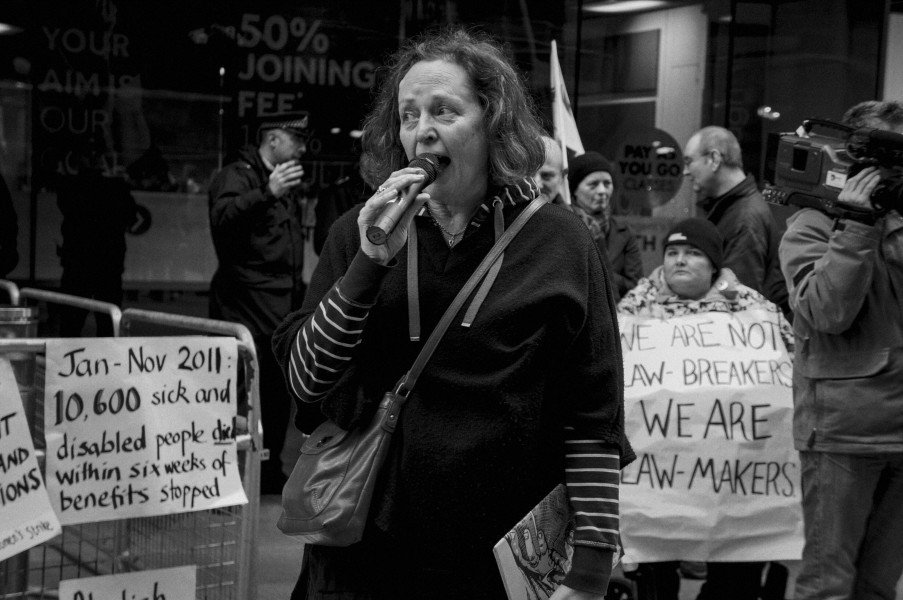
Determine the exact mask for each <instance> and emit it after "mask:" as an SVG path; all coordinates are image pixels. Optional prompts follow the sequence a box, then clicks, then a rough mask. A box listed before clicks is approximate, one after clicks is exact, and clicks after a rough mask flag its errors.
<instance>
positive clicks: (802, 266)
mask: <svg viewBox="0 0 903 600" xmlns="http://www.w3.org/2000/svg"><path fill="white" fill-rule="evenodd" d="M844 124H845V125H847V126H849V127H853V128H857V129H860V128H872V129H874V130H881V131H879V132H878V133H879V135H878V136H877V137H879V138H880V137H881V136H882V135H884V134H883V132H885V131H888V132H896V133H903V103H900V102H878V101H870V102H864V103H861V104H857V105H856V106H854V107H852V108H850V109H849V110H848V111H847V113H846V114H845V115H844ZM873 133H874V132H873ZM887 137H889V138H890V136H887ZM900 139H903V138H900ZM896 168H898V169H899V168H903V164H901V165H896ZM901 180H903V176H901V174H900V171H899V170H896V171H894V170H892V171H890V173H889V172H888V171H887V170H886V169H884V168H883V167H882V168H880V169H879V168H878V167H876V166H869V167H866V168H865V169H863V170H861V171H860V172H859V173H857V174H855V175H854V176H852V177H850V178H849V179H848V180H847V181H846V183H845V184H844V186H843V189H842V191H841V192H840V194H839V196H838V197H837V204H838V205H840V206H841V207H843V208H844V209H845V210H844V211H842V212H840V213H831V212H830V211H826V210H820V209H819V208H816V207H809V208H802V209H801V210H799V211H798V212H796V213H795V214H794V215H793V216H792V217H790V219H788V228H787V231H786V233H785V234H784V236H783V239H782V240H781V245H780V259H781V268H782V271H783V273H784V277H785V278H786V280H787V286H788V288H789V292H790V307H791V309H792V310H793V313H794V322H793V325H794V332H795V336H796V359H795V363H794V373H793V393H794V407H795V408H794V416H793V420H794V423H793V428H794V440H795V445H796V448H797V450H799V451H800V464H801V470H802V473H801V475H802V489H803V499H802V504H803V516H804V521H805V538H806V544H805V549H804V550H803V562H802V570H801V572H800V574H799V576H798V578H797V580H796V590H795V596H794V597H795V599H796V600H814V599H828V598H831V599H835V598H836V599H839V598H857V599H859V598H894V597H895V588H896V584H897V581H898V580H899V578H900V575H901V573H903V546H901V542H900V540H901V539H903V308H901V300H903V215H901V212H903V210H901V202H899V201H900V198H896V199H895V200H896V201H895V202H888V201H887V200H888V196H887V193H888V191H887V190H888V189H889V188H890V189H891V190H893V189H896V188H899V186H900V181H901ZM879 184H881V185H880V186H879ZM876 190H878V192H877V193H883V194H885V195H884V196H876V195H875V194H876ZM882 190H883V191H882ZM882 199H883V201H881V200H882Z"/></svg>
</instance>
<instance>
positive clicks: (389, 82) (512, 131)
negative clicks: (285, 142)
mask: <svg viewBox="0 0 903 600" xmlns="http://www.w3.org/2000/svg"><path fill="white" fill-rule="evenodd" d="M432 60H445V61H448V62H451V63H454V64H456V65H459V66H460V67H462V68H463V69H464V70H465V71H466V72H467V74H468V75H469V77H470V81H471V82H472V84H473V87H474V90H475V92H476V95H477V97H478V98H479V101H480V105H481V106H482V108H483V110H484V114H483V118H484V130H485V132H486V138H487V140H488V143H489V176H490V180H491V184H494V185H497V186H502V185H508V184H512V183H515V182H517V181H520V180H522V179H523V178H524V177H532V176H533V174H534V173H536V171H537V170H538V169H539V167H540V166H542V163H543V160H544V153H545V148H544V147H543V143H542V138H541V136H542V128H541V127H540V125H539V120H538V118H537V116H536V108H535V106H534V104H533V101H532V99H531V98H530V96H529V94H527V91H526V88H525V86H524V83H523V81H522V80H521V77H520V75H519V73H518V71H517V69H516V68H515V66H514V64H513V61H512V60H511V59H510V58H509V56H508V55H507V53H506V52H505V50H504V49H503V47H502V46H501V45H500V44H499V43H498V42H497V41H496V40H495V39H494V38H492V37H491V36H490V35H488V34H485V33H481V32H475V31H467V30H465V29H460V28H450V29H445V30H441V31H438V32H434V33H427V34H424V35H422V36H420V37H417V38H414V39H411V40H408V41H407V42H405V43H404V45H403V46H402V47H401V48H400V49H399V50H398V51H397V52H396V53H395V54H394V55H393V56H392V58H391V60H390V61H389V63H388V64H387V65H385V66H384V67H382V69H381V71H382V72H381V73H380V76H381V84H380V87H379V91H378V92H377V96H376V99H375V103H374V107H373V110H372V111H371V112H370V114H369V115H367V117H366V119H365V120H364V126H363V135H362V137H361V144H362V148H363V154H362V156H361V174H362V175H363V177H364V180H365V181H366V182H367V183H368V184H369V185H371V186H372V187H376V186H377V185H379V184H380V183H382V182H383V181H385V180H386V178H387V177H388V176H389V175H390V174H391V173H392V172H393V171H396V170H398V169H401V168H402V167H405V166H407V164H408V158H407V156H406V155H405V151H404V148H403V147H402V144H401V138H400V136H399V130H400V126H401V121H400V117H399V115H398V87H399V84H400V83H401V80H402V79H403V78H404V76H405V75H406V74H407V72H408V71H409V70H410V68H411V67H412V66H414V64H416V63H418V62H421V61H432Z"/></svg>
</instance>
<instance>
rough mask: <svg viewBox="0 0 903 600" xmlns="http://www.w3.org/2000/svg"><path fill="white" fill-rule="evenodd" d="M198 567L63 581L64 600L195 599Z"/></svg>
mask: <svg viewBox="0 0 903 600" xmlns="http://www.w3.org/2000/svg"><path fill="white" fill-rule="evenodd" d="M196 581H197V567H195V566H189V567H174V568H171V569H154V570H150V571H137V572H134V573H119V574H116V575H103V576H100V577H84V578H82V579H64V580H62V581H60V600H194V599H195V598H196V597H197V592H196V591H195V588H196V587H197V584H196Z"/></svg>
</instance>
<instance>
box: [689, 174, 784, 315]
mask: <svg viewBox="0 0 903 600" xmlns="http://www.w3.org/2000/svg"><path fill="white" fill-rule="evenodd" d="M698 206H699V208H700V209H702V211H703V213H704V214H705V217H706V218H707V219H708V220H709V221H711V222H712V223H714V224H715V225H716V226H717V227H718V231H719V232H721V237H723V238H724V263H723V264H722V265H721V266H722V267H728V268H730V269H731V270H732V271H733V272H734V274H736V275H737V278H738V279H739V280H740V283H742V284H743V285H745V286H747V287H751V288H752V289H754V290H756V291H757V292H759V293H761V294H763V295H764V296H765V297H766V298H768V299H769V300H771V301H772V302H774V303H775V304H777V305H778V306H779V307H780V308H781V309H782V310H783V311H784V312H785V313H788V312H789V310H788V304H787V286H786V285H785V283H784V276H783V275H782V274H781V263H780V260H779V258H778V245H779V244H780V241H781V238H780V229H779V228H778V224H777V223H776V222H775V219H774V214H773V213H772V212H771V209H770V208H769V207H768V204H767V203H766V202H765V200H764V199H763V198H762V194H761V193H759V188H758V187H757V186H756V180H755V178H754V177H753V176H752V175H747V176H746V179H745V180H743V181H742V182H741V183H739V184H737V185H736V186H734V187H733V188H732V189H731V190H729V191H728V192H727V193H725V194H722V195H721V196H719V197H717V198H704V199H703V200H701V201H700V202H699V203H698Z"/></svg>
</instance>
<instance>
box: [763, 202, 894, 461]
mask: <svg viewBox="0 0 903 600" xmlns="http://www.w3.org/2000/svg"><path fill="white" fill-rule="evenodd" d="M780 255H781V265H782V268H783V272H784V276H785V278H786V279H787V282H788V287H789V290H790V306H791V308H792V309H793V312H794V330H795V334H796V343H797V345H796V361H795V363H794V370H793V378H794V403H795V409H794V439H795V443H796V447H797V449H798V450H814V451H821V452H840V453H845V454H875V453H903V386H901V383H900V382H901V381H903V311H901V310H900V299H901V298H903V217H901V216H900V215H899V214H898V213H897V212H896V211H891V212H889V213H887V214H886V215H885V216H883V217H881V218H879V219H878V221H877V222H876V223H875V224H874V225H867V224H864V223H859V222H856V221H852V220H843V219H841V220H835V219H833V218H832V217H830V216H828V215H826V214H824V213H823V212H821V211H819V210H816V209H811V208H807V209H803V210H800V211H799V212H797V213H796V214H794V215H793V216H792V217H791V218H790V219H789V220H788V228H787V231H786V233H785V234H784V237H783V240H782V242H781V247H780Z"/></svg>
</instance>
